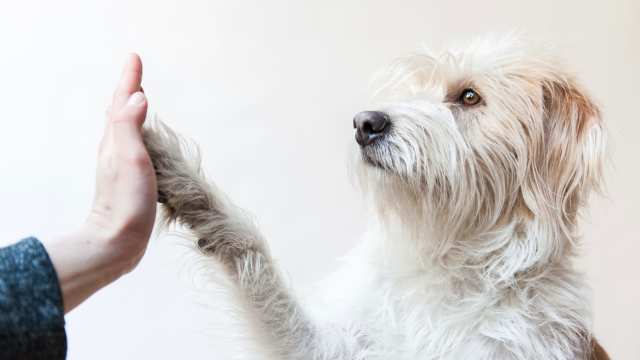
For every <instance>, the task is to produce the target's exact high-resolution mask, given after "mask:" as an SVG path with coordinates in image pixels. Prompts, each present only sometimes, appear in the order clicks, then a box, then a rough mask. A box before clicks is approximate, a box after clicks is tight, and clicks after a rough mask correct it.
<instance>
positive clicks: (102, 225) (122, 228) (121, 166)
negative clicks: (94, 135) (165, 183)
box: [45, 54, 157, 312]
mask: <svg viewBox="0 0 640 360" xmlns="http://www.w3.org/2000/svg"><path fill="white" fill-rule="evenodd" d="M141 80H142V63H141V61H140V58H139V57H138V56H137V55H135V54H132V55H130V56H129V58H128V60H127V63H126V65H125V67H124V69H123V71H122V75H121V79H120V82H119V84H118V86H117V88H116V91H115V93H114V95H113V101H112V104H111V106H110V108H109V110H108V111H107V122H106V126H105V132H104V136H103V138H102V142H101V144H100V149H99V152H98V166H97V172H96V192H95V197H94V201H93V206H92V207H91V211H90V213H89V216H88V217H87V219H86V221H85V222H84V224H83V225H82V226H81V227H80V229H78V230H77V231H75V232H72V233H70V234H67V235H65V236H63V237H61V238H59V239H56V240H54V241H52V242H50V243H45V247H46V249H47V252H48V253H49V256H50V258H51V260H52V262H53V265H54V267H55V269H56V272H57V274H58V279H59V281H60V287H61V289H62V295H63V301H64V307H65V312H68V311H70V310H71V309H73V308H74V307H75V306H77V305H78V304H80V303H81V302H82V301H84V300H85V299H86V298H88V297H89V296H91V295H92V294H93V293H94V292H96V291H97V290H99V289H100V288H102V287H103V286H105V285H107V284H109V283H111V282H113V281H114V280H115V279H117V278H118V277H120V276H121V275H123V274H124V273H127V272H129V271H131V270H132V269H133V268H134V267H135V266H136V265H137V264H138V262H139V261H140V259H142V256H143V255H144V252H145V250H146V247H147V243H148V241H149V237H150V235H151V231H152V230H153V224H154V221H155V214H156V201H157V186H156V177H155V172H154V169H153V166H152V163H151V159H150V158H149V155H148V153H147V150H146V148H145V146H144V143H143V141H142V124H143V122H144V120H145V117H146V112H147V101H146V97H145V95H144V93H143V91H142V88H141V86H140V83H141Z"/></svg>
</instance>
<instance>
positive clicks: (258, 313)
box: [145, 38, 605, 360]
mask: <svg viewBox="0 0 640 360" xmlns="http://www.w3.org/2000/svg"><path fill="white" fill-rule="evenodd" d="M379 80H380V81H381V86H380V90H379V91H378V92H377V94H376V102H375V103H374V105H373V106H372V108H373V109H375V110H377V111H382V112H384V113H386V114H388V116H389V118H390V120H391V125H390V130H389V131H388V132H387V133H386V134H385V135H384V137H383V138H381V139H379V140H378V141H376V142H374V143H372V144H370V145H367V146H361V147H357V148H356V151H355V159H354V160H355V168H356V173H357V176H358V178H359V179H360V184H361V185H362V187H363V189H364V192H365V194H367V197H368V198H369V199H370V200H371V203H372V205H373V206H372V212H373V213H374V215H375V216H374V217H373V218H374V219H375V221H374V222H373V223H372V224H371V226H370V227H369V229H370V230H369V232H368V233H367V234H366V236H365V239H364V241H363V242H362V244H361V245H360V246H358V247H357V248H356V249H355V250H354V251H353V252H352V253H351V254H350V256H349V257H348V259H349V261H348V262H347V264H346V265H345V266H344V269H342V270H340V271H338V272H337V273H336V274H334V275H333V276H332V277H330V278H329V280H327V284H329V287H328V291H327V296H325V297H324V298H323V304H320V305H318V306H316V307H314V308H313V309H302V308H301V306H300V305H299V303H298V302H297V301H296V299H295V298H294V296H293V295H292V293H291V292H290V291H289V289H287V288H286V287H285V286H284V284H283V281H282V280H281V277H280V275H279V273H278V271H277V269H275V268H274V264H273V262H272V260H271V255H270V254H269V250H268V246H267V244H266V242H265V240H264V239H263V238H262V237H261V235H260V233H259V231H258V230H257V229H256V228H255V226H254V225H253V223H252V222H251V221H250V220H248V219H247V218H246V217H245V216H244V215H243V213H242V211H240V210H238V209H237V208H235V207H234V206H233V205H232V204H231V203H230V202H229V201H228V200H227V199H226V198H225V197H224V196H223V195H222V194H221V193H220V192H219V191H218V190H217V189H216V188H215V187H214V186H213V185H211V184H210V183H208V182H207V181H206V179H205V178H204V177H203V175H202V172H201V171H200V168H199V160H198V157H197V156H193V155H190V154H191V153H190V151H189V150H188V147H185V146H184V144H183V143H182V141H181V140H180V139H179V138H178V136H177V135H176V134H175V133H174V132H172V131H171V130H170V129H168V128H167V127H166V126H165V125H163V124H161V123H156V124H154V125H152V126H150V127H148V128H146V129H145V141H146V144H147V147H148V149H149V152H150V155H151V158H152V160H153V163H154V165H155V168H156V170H157V175H158V189H159V197H160V201H161V202H163V203H164V207H165V209H166V215H167V219H168V220H169V221H177V222H179V223H181V224H183V225H184V226H186V227H187V228H189V229H190V230H191V231H192V232H193V234H194V235H195V236H196V237H197V239H198V240H197V246H198V248H199V249H200V250H201V251H202V253H203V254H204V255H207V256H213V257H215V258H217V259H218V260H219V261H221V263H222V264H223V265H224V266H225V268H226V269H227V270H228V272H229V274H230V276H231V277H232V278H233V280H234V281H235V282H236V283H237V284H238V286H239V289H240V290H241V291H242V293H243V294H244V295H245V296H246V297H245V298H246V301H247V303H248V305H249V306H251V307H252V308H253V309H254V310H255V311H254V314H255V318H254V319H253V320H254V321H255V324H256V325H257V326H259V327H262V328H263V329H265V330H266V331H265V332H264V333H265V334H266V335H265V336H267V337H268V339H267V342H268V343H269V344H271V345H272V347H273V351H274V353H275V354H276V355H277V357H278V358H282V359H313V360H321V359H327V360H328V359H336V360H347V359H349V360H352V359H356V360H357V359H367V360H374V359H376V360H378V359H387V360H402V359H407V360H413V359H441V360H444V359H479V360H480V359H546V360H553V359H556V360H561V359H589V358H590V357H591V356H592V348H593V345H592V334H591V329H592V324H591V312H590V307H589V303H588V301H587V299H588V298H589V296H588V293H587V291H586V287H585V285H584V282H583V276H582V274H580V273H578V272H576V270H574V268H573V266H572V259H573V257H574V256H575V250H576V245H577V242H578V240H579V236H578V232H577V222H578V217H579V214H580V211H581V210H582V209H583V208H584V205H585V202H586V201H587V199H588V197H589V194H590V193H591V192H592V191H593V190H594V189H598V188H599V187H600V185H601V176H602V162H603V157H604V156H603V154H604V148H605V139H604V133H603V124H602V121H601V119H600V116H599V115H600V113H599V110H598V108H597V107H596V105H595V104H594V103H593V101H592V100H591V99H590V98H589V97H588V95H587V94H586V93H585V92H584V90H583V89H582V88H581V87H580V86H579V85H578V84H577V83H576V81H575V80H574V79H573V77H571V76H570V75H568V74H567V73H565V72H563V71H562V70H561V69H560V67H559V66H557V65H556V64H555V63H553V62H552V61H550V60H549V58H548V57H547V56H545V55H544V54H541V53H536V52H533V51H530V50H527V49H526V48H525V47H524V46H522V45H521V44H520V43H519V42H518V41H517V40H514V39H512V38H504V39H486V40H483V41H478V42H476V43H474V44H472V45H471V46H469V47H467V48H466V49H463V50H452V51H449V52H444V53H442V54H433V53H421V54H416V55H412V56H409V57H405V58H402V59H399V60H398V61H397V62H396V63H394V64H393V65H392V66H391V67H390V68H389V69H388V70H387V71H385V72H383V73H382V74H381V76H380V77H379ZM466 89H473V90H475V91H476V92H477V93H478V94H479V95H480V97H481V101H480V102H479V103H478V104H475V105H468V104H465V103H464V102H463V101H461V99H460V95H461V94H462V93H463V92H464V91H465V90H466ZM311 310H314V311H313V312H312V311H311ZM600 350H601V349H599V350H598V351H600ZM601 356H604V355H601Z"/></svg>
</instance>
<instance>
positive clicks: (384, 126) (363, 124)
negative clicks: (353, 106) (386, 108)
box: [353, 111, 391, 147]
mask: <svg viewBox="0 0 640 360" xmlns="http://www.w3.org/2000/svg"><path fill="white" fill-rule="evenodd" d="M390 125H391V119H390V118H389V115H387V114H385V113H383V112H382V111H362V112H359V113H357V114H356V116H355V117H354V118H353V127H354V128H355V129H356V141H357V142H358V144H359V145H360V146H361V147H365V146H367V145H371V144H373V143H374V142H375V141H376V140H377V139H379V138H381V137H382V136H383V135H384V134H385V133H387V132H388V131H389V128H390Z"/></svg>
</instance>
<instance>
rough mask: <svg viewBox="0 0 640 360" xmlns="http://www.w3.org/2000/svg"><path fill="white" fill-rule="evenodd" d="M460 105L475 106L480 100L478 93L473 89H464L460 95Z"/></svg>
mask: <svg viewBox="0 0 640 360" xmlns="http://www.w3.org/2000/svg"><path fill="white" fill-rule="evenodd" d="M459 100H460V103H462V104H463V105H465V106H473V105H477V104H478V103H479V102H480V100H482V98H481V97H480V95H478V93H477V92H476V91H475V90H473V89H465V90H464V91H463V92H462V94H460V99H459Z"/></svg>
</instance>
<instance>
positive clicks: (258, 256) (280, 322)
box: [144, 122, 365, 360]
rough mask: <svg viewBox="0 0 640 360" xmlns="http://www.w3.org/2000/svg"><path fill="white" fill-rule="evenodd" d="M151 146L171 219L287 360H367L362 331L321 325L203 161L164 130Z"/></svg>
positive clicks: (150, 136) (158, 127)
mask: <svg viewBox="0 0 640 360" xmlns="http://www.w3.org/2000/svg"><path fill="white" fill-rule="evenodd" d="M144 140H145V144H146V146H147V149H148V151H149V155H150V157H151V160H152V162H153V164H154V167H155V169H156V174H157V180H158V197H159V202H161V203H163V205H164V208H165V211H166V217H167V220H169V221H177V222H179V223H181V224H183V225H184V226H185V227H187V228H189V229H190V230H191V232H192V233H193V234H194V235H195V236H196V239H197V247H198V248H199V249H200V250H201V252H202V253H203V254H205V255H208V256H214V257H216V258H217V259H218V260H219V261H221V262H222V264H223V265H224V266H225V268H226V269H227V270H228V272H229V273H230V275H231V277H232V278H233V279H234V280H235V281H236V282H237V284H238V286H239V287H240V290H241V291H242V292H243V293H244V295H246V300H247V301H248V303H249V305H250V307H251V308H253V310H254V311H255V313H256V314H257V318H258V320H259V322H260V323H261V324H262V325H263V326H264V328H265V330H266V333H267V334H269V335H270V336H271V339H270V342H271V343H272V344H273V345H274V346H273V347H274V350H275V352H276V353H277V355H279V356H280V357H281V358H285V359H305V360H308V359H335V360H347V359H349V360H352V359H364V358H365V355H364V354H365V349H364V346H363V342H362V341H361V336H360V332H358V331H350V330H346V329H344V330H343V329H329V328H322V329H321V328H319V327H317V326H315V325H314V324H313V323H312V322H311V321H310V320H309V319H308V317H307V316H306V315H305V312H304V311H303V309H301V307H300V305H299V304H298V302H297V301H296V300H295V298H294V297H293V296H292V294H291V293H290V292H289V290H288V289H287V287H286V286H285V284H284V283H283V281H282V278H281V277H280V275H279V273H278V271H277V270H276V268H275V267H274V264H273V262H272V260H271V256H270V254H269V251H268V247H267V245H266V242H265V241H264V240H263V239H262V236H261V235H260V233H259V231H258V230H257V229H256V227H255V226H254V224H253V223H252V222H251V221H250V220H249V219H247V217H246V216H245V215H244V214H243V212H242V211H241V210H240V209H238V208H237V207H235V206H234V205H233V204H231V203H230V202H229V201H228V200H227V199H226V197H225V196H224V195H223V194H221V193H220V192H219V191H218V190H217V189H216V188H215V187H214V186H213V185H211V184H209V183H208V182H207V181H206V179H205V178H204V176H203V174H202V172H201V171H200V168H199V166H200V165H199V159H198V157H197V156H195V154H191V155H190V154H189V149H188V147H186V146H185V145H184V142H183V141H181V139H180V138H179V137H178V136H177V135H176V134H175V133H174V132H173V131H172V130H170V129H169V128H168V127H166V126H165V125H164V124H162V123H160V122H157V123H155V124H153V125H152V126H150V127H147V128H145V131H144Z"/></svg>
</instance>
